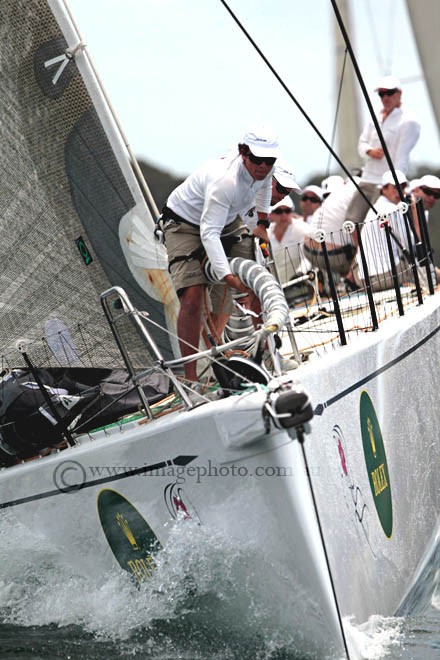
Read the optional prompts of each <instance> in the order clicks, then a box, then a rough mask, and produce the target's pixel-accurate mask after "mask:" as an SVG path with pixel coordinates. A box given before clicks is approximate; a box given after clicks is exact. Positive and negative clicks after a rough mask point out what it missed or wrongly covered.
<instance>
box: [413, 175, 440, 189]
mask: <svg viewBox="0 0 440 660" xmlns="http://www.w3.org/2000/svg"><path fill="white" fill-rule="evenodd" d="M421 186H426V187H427V188H431V189H432V190H440V179H439V178H438V176H434V174H425V175H424V176H422V178H421V179H419V184H418V187H419V188H420V187H421Z"/></svg>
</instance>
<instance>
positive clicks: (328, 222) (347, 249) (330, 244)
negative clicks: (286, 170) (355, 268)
mask: <svg viewBox="0 0 440 660" xmlns="http://www.w3.org/2000/svg"><path fill="white" fill-rule="evenodd" d="M354 180H355V181H356V183H358V182H359V177H354ZM355 192H356V187H355V185H354V183H353V182H352V181H351V180H350V179H346V180H345V181H344V180H342V185H341V183H340V182H339V183H337V184H336V187H335V189H334V192H332V193H331V194H329V195H328V196H327V197H326V198H325V199H324V201H323V203H322V205H321V206H320V207H319V208H317V209H316V211H315V212H314V213H313V215H312V217H311V221H310V224H309V230H310V231H309V237H308V238H306V240H305V246H304V251H305V254H306V256H307V257H308V258H309V259H310V261H311V262H312V264H313V266H315V267H316V268H319V269H320V270H323V271H325V268H326V263H325V258H324V254H323V251H322V243H321V242H319V241H317V240H316V238H317V237H318V236H319V235H320V234H322V235H324V240H325V244H326V248H327V254H328V258H329V263H330V268H331V270H332V271H333V272H334V273H339V274H340V275H347V273H348V272H349V271H350V268H351V263H352V261H353V259H354V256H355V254H356V246H357V237H356V234H355V233H353V234H351V235H350V234H347V233H346V232H343V231H342V228H343V224H344V221H345V214H346V213H347V208H348V206H349V204H350V202H351V200H352V199H353V195H354V194H355Z"/></svg>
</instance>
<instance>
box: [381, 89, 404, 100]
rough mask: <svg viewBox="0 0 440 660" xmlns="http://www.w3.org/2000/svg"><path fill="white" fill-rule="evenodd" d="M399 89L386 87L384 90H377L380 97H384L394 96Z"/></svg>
mask: <svg viewBox="0 0 440 660" xmlns="http://www.w3.org/2000/svg"><path fill="white" fill-rule="evenodd" d="M398 91H399V90H398V89H397V88H396V89H384V90H383V91H382V92H377V93H378V94H379V96H380V98H382V97H384V96H393V94H395V93H396V92H398Z"/></svg>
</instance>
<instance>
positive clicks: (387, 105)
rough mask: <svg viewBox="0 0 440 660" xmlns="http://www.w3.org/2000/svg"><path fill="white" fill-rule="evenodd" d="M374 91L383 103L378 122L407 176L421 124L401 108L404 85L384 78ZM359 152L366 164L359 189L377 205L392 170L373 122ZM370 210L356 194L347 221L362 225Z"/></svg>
mask: <svg viewBox="0 0 440 660" xmlns="http://www.w3.org/2000/svg"><path fill="white" fill-rule="evenodd" d="M375 91H376V92H377V93H378V95H379V97H380V99H381V101H382V109H381V110H380V112H379V113H378V122H379V124H380V127H381V131H382V133H383V137H384V139H385V144H386V146H387V149H388V152H389V155H390V157H391V160H392V162H393V166H394V168H395V169H396V170H397V169H398V170H400V171H401V172H404V173H405V174H406V172H407V171H408V162H409V155H410V152H411V150H412V149H413V147H414V146H415V144H416V143H417V140H418V139H419V135H420V124H419V122H418V121H417V119H416V118H415V116H414V114H413V113H412V112H411V111H410V110H407V109H406V108H405V107H404V106H403V104H402V85H401V83H400V80H399V79H398V78H396V77H395V76H385V77H384V78H382V79H381V80H379V82H378V84H377V87H376V89H375ZM358 152H359V155H360V156H361V158H363V159H364V161H365V164H364V167H363V169H362V177H361V181H360V188H361V190H362V192H363V193H364V195H365V196H366V197H367V198H368V200H369V201H370V202H371V204H373V205H374V203H375V201H376V200H377V198H378V197H379V190H380V188H378V186H380V184H381V178H382V175H383V174H384V173H385V172H386V171H387V170H388V169H389V166H388V163H387V159H386V158H385V156H384V152H383V149H382V147H381V143H380V140H379V136H378V134H377V131H376V128H375V126H374V123H373V121H372V120H370V121H369V122H368V123H367V124H366V126H365V127H364V130H363V131H362V134H361V136H360V138H359V143H358ZM369 208H370V207H369V205H368V203H367V202H366V201H365V199H364V198H363V197H362V195H361V194H360V193H359V192H356V194H355V195H354V196H353V199H352V201H351V203H350V206H349V208H348V210H347V215H346V219H347V220H351V221H352V222H354V223H356V222H362V220H363V219H364V218H365V216H366V214H367V212H368V210H369Z"/></svg>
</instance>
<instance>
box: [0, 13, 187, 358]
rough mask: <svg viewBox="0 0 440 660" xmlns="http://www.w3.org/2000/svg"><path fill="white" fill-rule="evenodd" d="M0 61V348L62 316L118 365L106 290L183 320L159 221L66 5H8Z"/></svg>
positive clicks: (1, 17) (0, 22) (155, 313)
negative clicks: (156, 235)
mask: <svg viewBox="0 0 440 660" xmlns="http://www.w3.org/2000/svg"><path fill="white" fill-rule="evenodd" d="M0 61H1V69H2V94H1V96H0V141H1V145H2V148H1V150H0V251H1V263H2V267H1V273H0V353H1V354H6V353H8V351H10V349H11V348H12V347H13V346H14V344H15V342H16V340H17V339H18V338H20V337H23V336H24V337H28V338H31V339H36V338H39V337H43V336H44V327H45V324H46V322H47V321H48V320H51V319H56V320H57V321H59V325H58V326H57V327H63V326H66V327H67V328H68V329H69V331H70V333H71V336H72V337H73V339H74V341H77V340H78V336H79V335H81V334H84V333H89V334H90V336H91V337H92V336H93V338H94V340H95V342H94V343H95V348H94V349H91V350H92V353H94V355H92V354H90V358H93V360H94V363H95V364H98V365H101V366H115V365H117V364H118V363H119V362H120V358H119V353H118V352H117V350H116V348H115V347H114V346H113V341H112V339H111V336H110V331H109V329H108V328H107V326H106V322H105V320H104V316H103V313H102V310H101V307H100V300H99V297H100V294H101V292H102V291H104V290H105V289H108V288H109V286H111V285H120V286H122V287H124V289H125V290H126V291H127V292H128V293H129V295H130V297H131V299H132V300H133V302H134V304H135V305H136V306H137V307H138V308H139V309H144V310H147V311H148V312H149V313H150V314H151V316H152V317H153V318H154V319H155V320H156V321H157V322H158V323H159V324H161V325H166V323H165V315H166V316H167V319H168V321H169V323H171V324H172V323H173V318H175V316H176V310H177V299H176V296H175V293H174V290H173V287H172V284H171V281H170V278H169V276H168V273H167V263H166V253H165V250H164V248H163V247H162V246H161V245H159V244H158V243H157V242H156V241H154V239H153V234H152V232H153V227H154V221H153V218H152V216H151V214H150V212H149V210H148V207H147V205H146V203H145V201H144V198H143V196H142V193H141V190H140V188H139V185H138V183H137V181H136V178H135V176H134V174H133V171H132V169H131V165H130V161H129V157H128V155H127V153H126V150H125V148H124V145H123V143H122V141H121V138H120V136H119V133H118V131H117V130H116V127H115V123H114V121H113V119H112V116H111V113H110V112H109V110H108V108H107V105H106V102H105V99H104V96H103V94H102V92H101V90H100V88H99V86H98V84H97V81H96V79H95V77H94V75H93V69H92V67H91V65H90V62H89V60H88V57H87V54H86V53H85V52H84V48H83V46H82V44H81V43H80V41H79V37H78V35H77V34H76V32H75V29H74V26H73V24H72V22H71V21H70V19H69V16H68V14H67V13H66V11H65V8H64V4H63V2H62V1H61V0H49V2H46V1H45V0H31V1H30V2H29V0H2V1H1V3H0ZM159 301H160V302H159ZM78 324H80V325H81V327H82V330H81V331H78ZM157 341H158V343H159V345H160V347H161V350H162V351H163V352H164V353H165V354H168V355H169V354H170V353H171V350H170V345H169V340H168V339H167V338H166V335H165V334H164V333H161V335H160V337H157ZM98 346H99V349H98V348H97V347H98ZM143 359H144V360H145V356H143Z"/></svg>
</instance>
